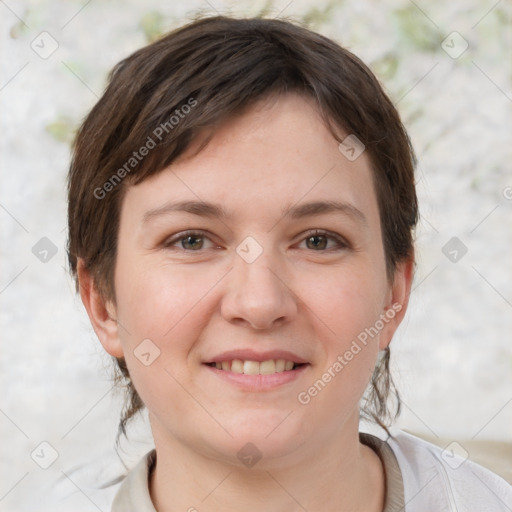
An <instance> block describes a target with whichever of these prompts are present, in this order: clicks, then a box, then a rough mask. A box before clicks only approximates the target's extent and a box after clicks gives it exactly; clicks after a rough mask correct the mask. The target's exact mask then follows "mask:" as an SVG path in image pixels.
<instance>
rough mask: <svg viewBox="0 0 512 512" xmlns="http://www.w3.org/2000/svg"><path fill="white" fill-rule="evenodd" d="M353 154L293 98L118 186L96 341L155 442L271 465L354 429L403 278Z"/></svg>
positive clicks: (365, 165)
mask: <svg viewBox="0 0 512 512" xmlns="http://www.w3.org/2000/svg"><path fill="white" fill-rule="evenodd" d="M346 135H348V134H346ZM356 149H357V148H356ZM352 153H353V152H351V151H350V150H348V153H347V152H345V154H344V153H343V152H342V151H340V149H339V148H338V143H337V142H336V141H335V139H334V138H333V137H332V135H331V134H330V133H329V131H328V129H327V128H326V127H325V126H324V124H323V122H322V120H321V119H320V116H319V114H318V113H317V111H316V109H315V108H314V107H313V106H312V103H311V102H310V101H309V100H306V99H304V98H302V97H300V96H296V95H288V96H285V97H280V98H278V100H277V101H273V102H264V103H260V104H258V105H257V106H255V107H253V108H251V109H250V110H249V111H248V112H247V113H245V114H244V115H243V116H241V117H239V118H236V119H235V120H230V121H229V122H227V123H225V124H224V125H222V126H220V127H219V128H218V129H217V130H216V131H215V135H214V137H213V138H212V140H211V141H210V143H209V144H208V145H207V146H206V148H205V149H203V150H202V151H200V152H199V153H197V154H196V155H193V154H192V153H191V152H189V153H188V154H186V155H184V157H183V158H181V159H180V160H179V161H177V162H176V163H174V164H172V165H171V166H170V167H169V168H168V169H166V170H164V171H163V172H161V173H159V174H157V175H155V176H153V177H151V178H149V179H147V180H145V181H144V182H142V183H141V184H139V185H136V186H131V187H129V188H128V190H127V193H126V196H125V198H124V200H123V205H122V211H121V220H120V230H119V244H118V256H117V262H116V270H115V289H116V306H115V315H114V316H115V317H116V318H117V320H118V329H117V331H115V332H113V333H111V334H110V335H109V337H108V339H105V338H104V339H102V341H103V343H104V345H105V347H106V348H107V350H108V351H109V352H110V353H111V354H113V355H116V356H122V355H124V357H125V358H126V362H127V364H128V368H129V370H130V374H131V377H132V380H133V382H134V385H135V387H136V389H137V391H138V392H139V394H140V396H141V398H142V400H143V401H144V403H145V404H146V406H147V408H148V410H149V415H150V420H151V426H152V429H153V434H154V437H155V442H156V444H157V448H158V445H159V444H163V443H168V442H170V443H173V444H176V443H179V444H180V445H183V446H187V447H189V448H192V449H193V450H195V451H197V452H200V453H202V454H204V455H206V456H208V457H213V458H216V459H219V460H233V461H236V459H237V454H238V457H239V458H240V456H244V455H246V454H249V455H251V453H250V452H251V450H254V451H255V453H261V454H262V455H263V459H262V462H261V463H260V464H262V463H263V461H267V463H268V464H272V463H274V464H275V463H276V462H277V460H294V457H300V456H302V455H301V454H305V453H309V454H312V453H314V452H315V451H316V450H317V449H318V447H319V446H320V445H322V444H324V443H325V441H328V440H329V439H331V440H332V439H335V437H336V436H343V435H344V434H343V432H345V431H346V430H347V429H357V424H358V419H359V404H358V402H359V400H360V397H361V395H362V394H363V392H364V390H365V388H366V386H367V383H368V381H369V379H370V376H371V374H372V372H373V368H374V364H375V360H376V357H377V355H378V351H379V346H380V348H383V347H385V346H386V345H387V343H388V342H389V341H390V339H391V336H392V334H393V332H394V330H395V329H396V327H397V324H398V322H399V320H398V317H399V316H400V317H401V315H398V314H396V315H395V313H396V311H397V310H398V309H400V306H399V305H397V297H398V298H399V299H400V300H399V301H398V302H400V303H401V304H403V303H404V293H405V292H404V290H405V289H406V288H407V280H408V278H407V277H404V276H406V272H405V271H401V270H399V271H398V273H397V278H396V279H395V284H394V285H393V286H391V285H390V284H389V281H388V279H387V276H386V267H385V256H384V250H383V244H382V237H381V226H380V220H379V212H378V206H377V198H376V194H375V191H374V187H373V182H372V175H371V169H370V163H369V160H368V158H367V156H366V154H365V153H364V152H363V153H362V154H361V155H360V156H359V157H358V158H356V159H355V160H353V156H354V155H353V154H352ZM345 155H348V156H349V157H350V159H349V158H347V156H345ZM352 160H353V161H352ZM221 213H222V214H221ZM404 283H405V284H404ZM386 311H387V313H386ZM383 319H384V320H383ZM371 329H373V330H371ZM375 331H378V332H377V333H376V332H375ZM363 333H366V337H365V335H364V334H363ZM369 333H371V334H369ZM100 338H101V336H100ZM362 340H364V341H362ZM347 351H348V352H347ZM350 354H351V356H350ZM283 360H284V362H283ZM336 362H338V364H336ZM292 363H293V366H294V368H295V369H291V370H290V369H289V367H290V366H291V365H292ZM219 366H220V368H219ZM283 366H284V367H285V369H284V371H283ZM242 372H243V373H242ZM257 374H259V375H257ZM326 375H327V376H326ZM329 377H330V378H329ZM319 380H320V381H321V382H320V383H318V381H319ZM315 382H316V383H317V384H316V387H315ZM312 387H313V388H312ZM315 390H316V392H315ZM355 431H357V430H355ZM247 443H252V444H253V445H254V446H255V447H256V448H251V447H248V446H246V444H247ZM276 457H281V459H276ZM242 462H244V461H242ZM269 467H270V466H269Z"/></svg>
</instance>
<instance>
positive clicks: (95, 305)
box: [77, 258, 123, 357]
mask: <svg viewBox="0 0 512 512" xmlns="http://www.w3.org/2000/svg"><path fill="white" fill-rule="evenodd" d="M77 274H78V282H79V287H80V297H81V299H82V302H83V304H84V306H85V309H86V310H87V314H88V315H89V319H90V321H91V324H92V327H93V329H94V332H95V333H96V336H98V338H99V340H100V342H101V344H102V345H103V348H104V349H105V350H106V351H107V352H108V353H109V354H110V355H111V356H114V357H123V349H122V345H121V341H120V339H119V328H118V323H117V318H116V310H115V306H114V304H113V303H112V302H110V301H108V302H107V301H105V300H104V299H103V297H102V296H101V294H100V292H99V290H98V288H97V286H96V283H95V282H94V279H93V278H92V276H91V274H90V272H89V271H88V270H87V268H86V267H85V263H84V261H83V259H81V258H79V259H78V265H77Z"/></svg>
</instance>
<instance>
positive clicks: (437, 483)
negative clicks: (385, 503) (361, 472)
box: [386, 429, 512, 512]
mask: <svg viewBox="0 0 512 512" xmlns="http://www.w3.org/2000/svg"><path fill="white" fill-rule="evenodd" d="M390 432H391V434H392V436H391V437H388V438H387V439H386V442H387V444H388V445H389V446H390V448H391V449H392V450H393V453H394V454H395V457H396V459H397V461H398V465H399V467H400V471H401V473H402V478H403V482H404V498H405V512H420V511H421V512H423V511H431V510H437V511H439V512H441V511H443V512H444V511H450V512H451V511H453V512H455V511H456V512H466V511H467V512H469V511H475V510H478V511H480V512H510V510H511V509H512V508H511V507H512V486H511V485H509V484H508V483H507V482H506V481H505V480H503V479H502V478H501V477H499V476H498V475H496V474H494V473H493V472H491V471H489V470H488V469H486V468H484V467H482V466H480V465H478V464H476V463H474V462H472V461H470V460H469V459H467V458H464V457H461V456H459V455H457V454H456V453H454V452H453V450H450V449H447V450H443V449H442V448H439V447H438V446H435V445H433V444H431V443H429V442H427V441H424V440H423V439H420V438H418V437H416V436H413V435H411V434H408V433H406V432H403V431H401V430H398V429H391V431H390Z"/></svg>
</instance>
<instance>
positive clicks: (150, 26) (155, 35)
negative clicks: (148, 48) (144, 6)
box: [139, 11, 167, 43]
mask: <svg viewBox="0 0 512 512" xmlns="http://www.w3.org/2000/svg"><path fill="white" fill-rule="evenodd" d="M139 28H141V29H142V32H143V33H144V36H145V38H146V40H147V41H148V43H152V42H153V41H156V40H157V39H159V38H160V37H161V36H162V35H163V33H164V31H165V30H166V28H167V27H166V25H165V17H164V15H163V14H162V13H161V12H159V11H149V12H147V13H146V14H144V16H142V18H141V19H140V21H139Z"/></svg>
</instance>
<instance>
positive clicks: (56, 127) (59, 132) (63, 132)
mask: <svg viewBox="0 0 512 512" xmlns="http://www.w3.org/2000/svg"><path fill="white" fill-rule="evenodd" d="M75 129H76V127H75V122H74V121H73V120H72V119H71V118H69V117H67V116H58V117H57V119H56V120H55V121H53V122H52V123H49V124H47V125H46V126H45V130H46V132H47V133H49V134H50V135H51V136H52V137H53V138H54V139H55V140H57V141H59V142H63V143H65V144H71V142H72V141H73V138H74V135H75V133H74V132H75Z"/></svg>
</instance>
